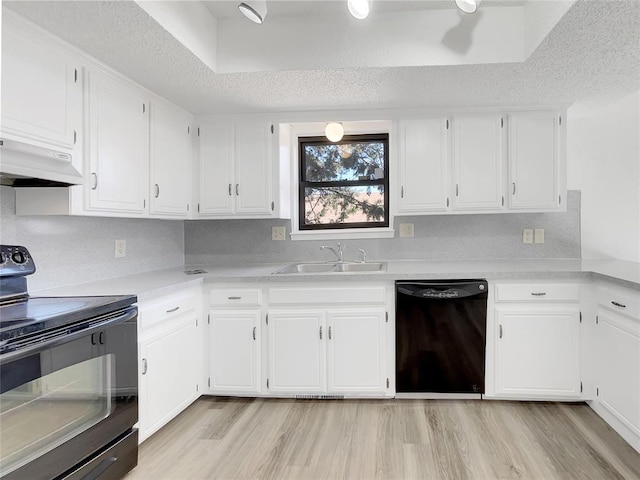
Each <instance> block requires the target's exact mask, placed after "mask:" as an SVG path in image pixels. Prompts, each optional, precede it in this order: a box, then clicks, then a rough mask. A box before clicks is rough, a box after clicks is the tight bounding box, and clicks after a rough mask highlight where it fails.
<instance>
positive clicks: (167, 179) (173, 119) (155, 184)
mask: <svg viewBox="0 0 640 480" xmlns="http://www.w3.org/2000/svg"><path fill="white" fill-rule="evenodd" d="M192 120H193V119H192V117H191V116H190V115H188V114H186V113H185V112H183V111H182V110H179V109H177V108H175V107H173V106H171V105H169V104H166V103H161V102H152V103H151V126H150V135H151V136H150V148H151V150H150V155H151V165H150V185H149V186H150V198H151V208H150V213H151V215H158V216H162V217H167V216H170V217H173V218H179V217H183V218H184V217H186V216H187V211H188V208H189V207H188V203H189V186H190V178H191V171H192V168H193V158H192V155H193V149H192V135H191V123H192Z"/></svg>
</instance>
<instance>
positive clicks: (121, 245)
mask: <svg viewBox="0 0 640 480" xmlns="http://www.w3.org/2000/svg"><path fill="white" fill-rule="evenodd" d="M126 256H127V241H126V240H116V258H120V257H126Z"/></svg>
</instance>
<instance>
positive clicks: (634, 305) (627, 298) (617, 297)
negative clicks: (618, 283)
mask: <svg viewBox="0 0 640 480" xmlns="http://www.w3.org/2000/svg"><path fill="white" fill-rule="evenodd" d="M597 296H598V304H600V306H601V307H603V308H606V309H608V310H613V311H614V312H616V313H621V314H624V315H629V316H630V317H633V318H636V319H638V320H640V292H634V291H633V290H627V289H622V288H620V289H618V288H608V287H599V288H598V293H597Z"/></svg>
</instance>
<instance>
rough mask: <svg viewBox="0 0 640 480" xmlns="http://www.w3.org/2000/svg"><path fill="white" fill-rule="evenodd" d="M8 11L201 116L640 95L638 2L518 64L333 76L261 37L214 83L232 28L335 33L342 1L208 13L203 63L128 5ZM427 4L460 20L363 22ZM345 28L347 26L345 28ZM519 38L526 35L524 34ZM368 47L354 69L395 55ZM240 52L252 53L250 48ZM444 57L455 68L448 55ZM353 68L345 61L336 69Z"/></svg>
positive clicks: (603, 7)
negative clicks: (309, 26)
mask: <svg viewBox="0 0 640 480" xmlns="http://www.w3.org/2000/svg"><path fill="white" fill-rule="evenodd" d="M531 3H535V5H534V6H535V7H536V8H537V9H538V11H539V12H540V11H542V12H543V13H544V12H545V9H547V7H546V6H545V4H547V5H549V8H548V9H547V10H548V11H551V10H553V1H552V0H548V1H546V2H545V0H538V2H537V3H536V2H535V0H533V2H531V1H530V2H527V4H523V3H522V2H520V1H519V2H509V1H506V2H493V3H492V2H490V1H489V0H487V1H485V2H483V4H482V5H481V7H480V8H481V9H482V8H486V10H485V17H484V18H485V19H487V18H490V17H491V15H489V13H488V12H489V11H490V10H489V9H490V8H494V9H495V8H497V7H499V6H504V7H505V8H508V9H511V10H512V11H513V9H520V10H522V9H523V8H525V9H526V8H528V7H527V5H528V4H531ZM4 5H6V6H7V7H8V8H11V9H12V10H14V11H16V12H17V13H19V14H21V15H23V16H25V17H27V18H29V19H31V20H32V21H34V22H35V23H37V24H39V25H41V26H43V27H44V28H46V29H47V30H50V31H52V32H53V33H55V34H57V35H58V36H60V37H62V38H63V39H65V40H67V41H68V42H70V43H71V44H73V45H76V46H78V47H79V48H81V49H82V50H85V51H86V52H88V53H90V54H91V55H93V56H94V57H96V58H98V59H99V60H101V61H103V62H105V63H107V64H109V65H111V66H113V67H114V68H116V69H117V70H119V71H121V72H122V73H123V74H125V75H127V76H128V77H130V78H132V79H134V80H136V81H137V82H139V83H140V84H142V85H144V86H146V87H148V88H149V89H151V90H153V91H155V92H157V93H158V94H160V95H162V96H164V97H166V98H168V99H169V100H172V101H173V102H174V103H176V104H178V105H181V106H183V107H184V108H186V109H187V110H189V111H191V112H193V113H196V114H198V113H212V114H219V113H245V112H275V111H307V110H337V109H369V108H413V107H416V108H418V107H476V106H486V105H492V106H520V105H522V106H529V105H549V104H572V103H574V102H582V103H584V104H598V103H602V102H608V101H611V100H613V99H616V98H619V97H621V96H623V95H626V94H628V93H631V92H633V91H637V90H639V89H640V2H638V1H637V0H603V1H598V0H580V1H578V2H577V3H575V4H574V5H573V6H572V7H571V8H570V9H569V10H568V12H567V13H566V14H565V15H564V16H562V18H559V21H558V18H554V19H553V20H552V21H550V22H548V25H547V28H546V30H543V31H544V36H541V37H540V38H537V39H536V40H535V42H533V43H532V47H531V48H529V50H531V51H532V53H531V54H530V55H529V54H528V51H527V45H526V40H525V42H524V43H525V45H524V48H523V51H524V54H523V55H522V58H521V59H519V60H517V61H514V60H510V61H508V62H506V61H495V59H494V60H491V62H493V63H489V62H487V61H486V59H485V60H482V59H481V60H482V61H480V60H478V58H481V57H482V58H484V57H486V56H487V55H489V56H491V55H494V54H495V53H496V52H495V51H494V50H495V47H494V48H492V49H488V48H487V49H486V50H485V51H484V52H477V53H478V57H473V58H471V57H469V58H467V59H466V64H455V61H452V62H451V63H449V64H447V63H441V64H440V65H417V66H416V65H414V66H402V65H406V61H407V60H410V59H403V60H402V62H403V63H401V64H400V65H394V66H389V64H390V62H392V61H393V59H394V58H398V55H395V54H394V55H387V56H389V57H391V58H389V59H387V60H385V61H384V62H382V61H381V65H374V66H369V64H367V63H365V64H360V65H359V64H358V61H357V59H356V60H354V62H353V63H352V64H353V65H355V66H353V67H349V66H348V65H344V64H340V65H339V67H334V68H331V67H330V66H328V65H330V61H328V60H327V58H323V59H320V58H317V59H316V61H315V63H314V58H315V57H312V56H308V57H307V58H304V60H305V62H306V63H304V64H302V63H299V64H296V63H295V62H292V61H289V60H290V59H291V58H296V57H295V56H294V57H287V55H285V54H283V52H282V51H279V52H275V53H278V55H279V57H278V59H279V60H278V62H280V63H277V62H275V63H274V61H272V60H273V58H275V56H273V55H270V54H269V45H270V43H269V37H266V36H265V37H264V38H263V39H262V40H261V41H260V42H259V43H260V48H256V51H260V52H261V53H260V55H259V56H256V57H255V58H250V59H248V60H247V63H248V64H250V67H248V70H249V71H236V73H220V72H221V71H224V69H218V71H216V68H215V65H212V63H215V62H216V61H217V60H218V57H219V58H220V59H224V55H223V54H221V53H220V52H222V53H224V51H225V48H229V46H228V43H227V46H225V44H224V42H225V41H227V42H230V39H232V38H238V37H239V38H243V37H245V36H243V34H242V31H241V30H239V29H246V28H253V27H257V28H260V27H266V26H267V25H268V22H269V20H272V22H273V23H272V27H271V29H272V30H273V29H274V27H273V26H274V25H276V24H277V25H280V26H284V25H286V22H288V21H289V22H296V23H299V22H302V21H309V19H310V18H311V19H312V18H317V19H319V20H317V21H326V20H327V18H326V17H327V15H329V12H331V14H330V15H331V16H333V17H335V18H336V19H339V20H336V22H337V23H339V22H346V21H347V20H344V18H345V17H344V16H346V15H348V14H347V13H346V7H345V5H344V1H332V0H328V1H323V2H318V1H281V2H274V1H270V2H269V14H268V16H267V21H266V22H265V25H262V26H256V25H253V24H250V22H248V21H243V19H239V18H238V17H237V14H236V12H237V10H236V4H235V2H206V3H205V4H204V7H203V8H204V10H203V11H204V12H206V13H207V15H210V17H211V18H210V19H206V18H202V19H201V20H202V21H203V22H204V21H205V20H206V21H211V22H213V23H212V24H213V25H217V28H218V30H217V42H218V45H217V51H218V55H217V56H216V54H215V52H209V53H211V57H210V58H209V60H210V61H208V60H207V58H205V55H202V54H201V52H200V53H199V54H198V55H196V54H194V51H197V49H194V48H192V47H190V48H187V47H185V44H188V42H184V40H183V41H182V43H181V41H178V40H177V39H176V37H175V36H174V35H172V34H171V33H169V31H167V29H166V25H165V27H163V26H161V25H160V24H159V23H158V22H157V21H156V20H154V18H152V17H151V16H150V15H149V14H148V13H147V12H146V11H145V10H144V9H143V8H141V7H140V6H139V5H138V4H136V3H134V2H131V1H61V2H53V1H45V2H38V1H29V2H13V1H11V2H4ZM425 5H428V6H429V7H430V8H433V9H434V10H436V11H439V13H434V14H433V15H453V14H454V13H455V10H451V12H452V13H447V11H448V10H450V8H451V7H450V6H447V3H444V2H440V1H438V2H432V1H426V2H416V1H412V2H404V1H401V0H396V1H385V2H382V1H377V2H374V4H373V6H372V13H371V17H370V18H371V19H372V21H379V22H380V21H381V19H384V16H385V15H387V16H390V15H396V16H397V15H401V14H402V15H413V16H414V17H415V16H417V15H423V14H424V11H423V10H422V7H423V6H425ZM449 5H450V3H449ZM487 5H488V7H487ZM523 5H524V7H523ZM192 6H194V5H192ZM208 12H210V13H208ZM325 12H326V13H327V15H325ZM525 12H526V10H525ZM238 15H239V14H238ZM300 15H305V17H302V18H301V17H300ZM456 15H457V14H456ZM214 16H215V17H217V18H214ZM203 17H204V16H203ZM320 17H322V18H320ZM376 18H377V19H378V20H376ZM387 18H390V17H387ZM467 18H468V17H467ZM477 18H481V17H477ZM542 20H544V19H542ZM462 21H463V20H461V21H460V22H461V23H462ZM465 21H467V20H465ZM278 22H279V23H278ZM353 22H356V21H355V20H354V21H353ZM556 22H557V24H555V23H556ZM512 23H513V22H512ZM516 23H517V22H516ZM525 23H526V22H525ZM540 23H544V22H540ZM554 24H555V27H554V26H553V25H554ZM292 25H293V24H292ZM358 25H361V24H357V23H354V24H353V27H351V26H349V27H348V28H355V29H357V28H361V27H359V26H358ZM511 27H512V25H510V26H509V28H511ZM552 27H553V28H552ZM343 28H346V27H344V25H343ZM524 29H525V30H527V25H524ZM503 30H505V31H506V30H508V29H503ZM549 30H550V31H549ZM265 31H267V30H266V29H265ZM547 32H549V33H548V35H547ZM352 34H353V33H352ZM234 35H235V36H236V37H233V36H234ZM246 37H248V36H246ZM533 37H535V35H534V36H533ZM533 37H532V38H533ZM372 38H373V37H372ZM375 40H376V41H375V48H378V49H379V52H380V55H375V52H373V53H372V52H366V54H365V55H360V56H359V58H369V57H367V55H371V57H370V58H373V59H376V58H382V57H384V54H385V52H389V51H390V50H389V49H390V48H398V45H401V44H402V42H398V40H397V39H395V44H393V45H392V43H385V42H387V41H391V39H388V38H385V37H384V36H382V35H381V36H380V38H376V39H375ZM477 40H478V39H476V43H477V44H479V43H478V41H477ZM495 40H496V39H493V41H495ZM402 41H406V39H402ZM498 41H501V40H500V39H498ZM509 41H511V40H509ZM502 42H503V44H504V43H505V41H502ZM232 43H233V42H232ZM292 43H296V45H294V47H297V48H298V49H299V51H298V52H296V55H300V51H305V50H304V43H303V41H302V39H301V40H300V42H292ZM370 43H374V42H370ZM232 46H234V47H237V44H236V43H234V44H233V45H232ZM505 46H509V45H505ZM245 47H247V48H245V50H247V51H250V48H248V47H250V45H245ZM344 48H348V45H345V46H344ZM434 48H436V47H434ZM438 48H440V50H438V52H440V53H442V52H443V51H444V49H443V46H442V45H440V46H438ZM477 50H479V48H478V49H477ZM227 51H228V52H234V50H227ZM235 52H238V50H237V49H236V50H235ZM265 52H267V53H265ZM245 54H246V53H245ZM512 54H513V52H512ZM235 55H239V54H238V53H236V54H235ZM448 55H449V57H450V58H453V57H454V55H455V52H453V53H452V52H449V53H448ZM272 57H273V58H272ZM348 57H349V55H344V52H343V55H342V58H343V59H344V58H347V59H348ZM463 57H464V54H461V55H460V62H459V63H464V61H465V59H464V58H463ZM234 58H237V57H234ZM335 58H336V59H338V58H340V55H335ZM203 59H204V61H203ZM227 60H228V59H227ZM329 60H331V59H329ZM454 60H455V59H454ZM374 63H375V62H374ZM296 65H304V66H303V67H296ZM314 65H315V67H314ZM319 65H321V66H322V68H319V67H318V66H319ZM212 67H213V68H212ZM260 68H262V70H263V71H260ZM251 69H253V71H250V70H251ZM238 70H241V69H238Z"/></svg>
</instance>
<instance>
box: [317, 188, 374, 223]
mask: <svg viewBox="0 0 640 480" xmlns="http://www.w3.org/2000/svg"><path fill="white" fill-rule="evenodd" d="M304 202H305V206H304V224H305V225H324V224H339V223H380V222H384V221H385V220H386V212H385V208H384V186H382V185H371V186H364V187H324V188H305V190H304Z"/></svg>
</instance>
